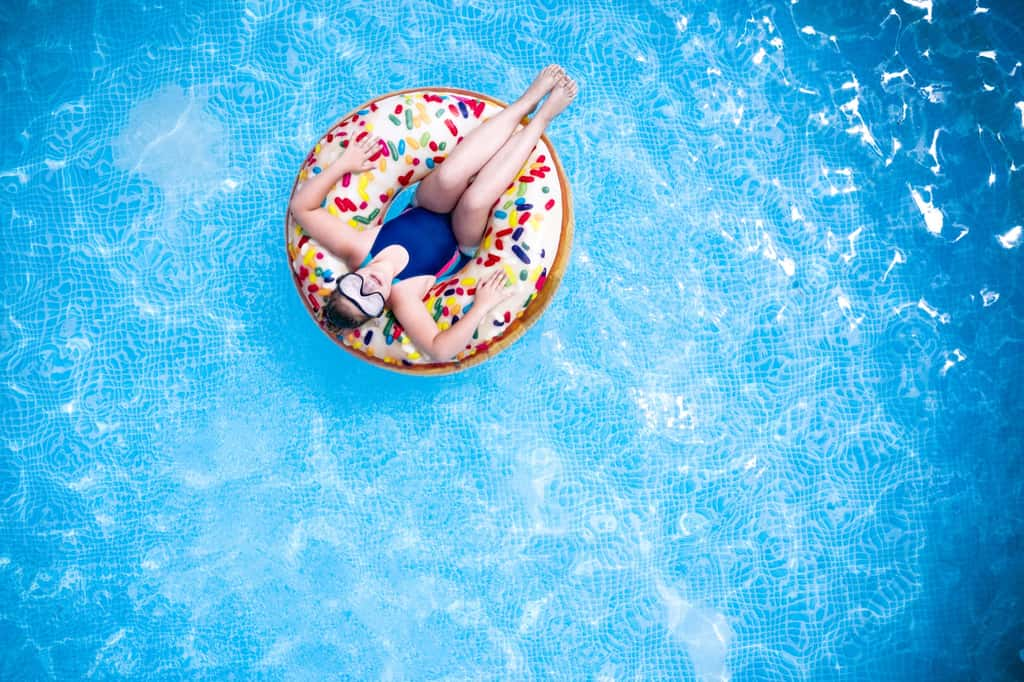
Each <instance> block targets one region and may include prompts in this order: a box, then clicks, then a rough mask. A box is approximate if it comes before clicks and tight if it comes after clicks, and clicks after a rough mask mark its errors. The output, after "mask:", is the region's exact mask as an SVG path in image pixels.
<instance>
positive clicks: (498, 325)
mask: <svg viewBox="0 0 1024 682" xmlns="http://www.w3.org/2000/svg"><path fill="white" fill-rule="evenodd" d="M503 324H504V322H501V321H499V320H495V321H494V326H495V327H500V326H501V325H503Z"/></svg>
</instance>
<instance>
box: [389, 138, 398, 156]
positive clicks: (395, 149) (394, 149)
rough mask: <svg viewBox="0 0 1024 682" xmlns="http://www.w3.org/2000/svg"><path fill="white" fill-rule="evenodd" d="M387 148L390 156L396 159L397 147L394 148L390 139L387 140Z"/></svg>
mask: <svg viewBox="0 0 1024 682" xmlns="http://www.w3.org/2000/svg"><path fill="white" fill-rule="evenodd" d="M388 149H390V150H391V158H392V159H394V160H395V161H398V149H397V148H395V143H394V142H392V141H391V140H388Z"/></svg>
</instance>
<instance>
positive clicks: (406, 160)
mask: <svg viewBox="0 0 1024 682" xmlns="http://www.w3.org/2000/svg"><path fill="white" fill-rule="evenodd" d="M405 162H406V163H407V164H409V165H410V166H411V165H412V156H411V155H409V154H406V155H405Z"/></svg>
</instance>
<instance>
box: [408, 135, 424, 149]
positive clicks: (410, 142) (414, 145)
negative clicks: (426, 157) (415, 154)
mask: <svg viewBox="0 0 1024 682" xmlns="http://www.w3.org/2000/svg"><path fill="white" fill-rule="evenodd" d="M405 143H406V144H407V145H409V146H410V147H412V148H413V149H419V148H420V143H419V142H417V141H416V140H415V139H413V138H412V137H411V136H410V137H407V138H405Z"/></svg>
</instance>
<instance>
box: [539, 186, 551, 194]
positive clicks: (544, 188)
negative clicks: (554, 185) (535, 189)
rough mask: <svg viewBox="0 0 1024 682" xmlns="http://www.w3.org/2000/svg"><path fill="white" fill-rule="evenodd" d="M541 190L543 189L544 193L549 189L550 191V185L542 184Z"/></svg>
mask: <svg viewBox="0 0 1024 682" xmlns="http://www.w3.org/2000/svg"><path fill="white" fill-rule="evenodd" d="M541 190H543V192H544V194H547V193H548V192H550V191H551V188H550V187H548V186H547V185H544V186H543V187H542V188H541Z"/></svg>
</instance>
